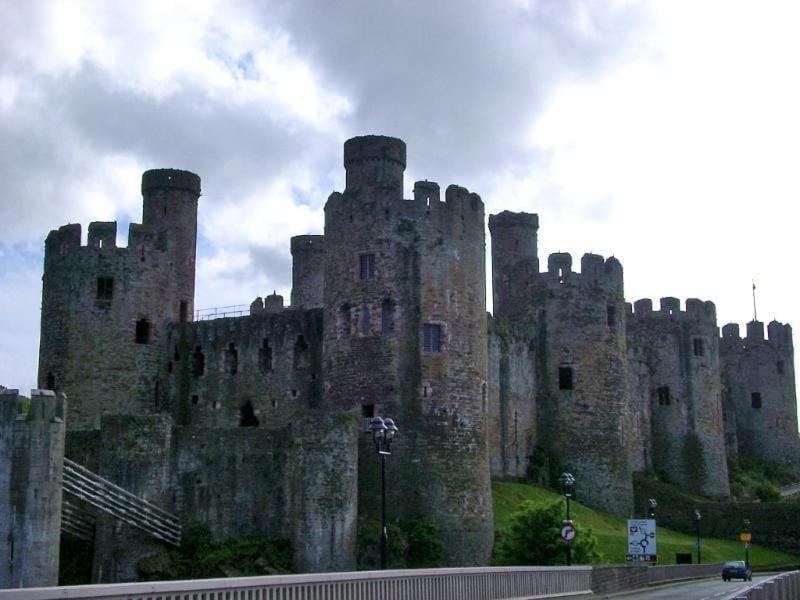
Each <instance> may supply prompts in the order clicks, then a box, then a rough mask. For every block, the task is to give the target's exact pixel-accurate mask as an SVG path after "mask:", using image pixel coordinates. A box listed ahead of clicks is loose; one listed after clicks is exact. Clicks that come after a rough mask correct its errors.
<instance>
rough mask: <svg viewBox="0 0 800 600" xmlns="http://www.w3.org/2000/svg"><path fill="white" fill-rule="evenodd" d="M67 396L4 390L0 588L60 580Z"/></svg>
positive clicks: (0, 408)
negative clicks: (25, 393) (28, 395)
mask: <svg viewBox="0 0 800 600" xmlns="http://www.w3.org/2000/svg"><path fill="white" fill-rule="evenodd" d="M65 411H66V400H65V398H64V396H58V397H57V396H55V394H54V393H53V392H51V391H49V390H41V391H40V390H32V392H31V398H30V400H28V399H27V398H21V397H20V396H19V395H18V392H17V390H6V389H4V390H2V391H0V588H20V587H41V586H53V585H58V558H59V557H58V545H59V538H60V535H61V473H62V470H63V467H64V436H65V430H64V416H65Z"/></svg>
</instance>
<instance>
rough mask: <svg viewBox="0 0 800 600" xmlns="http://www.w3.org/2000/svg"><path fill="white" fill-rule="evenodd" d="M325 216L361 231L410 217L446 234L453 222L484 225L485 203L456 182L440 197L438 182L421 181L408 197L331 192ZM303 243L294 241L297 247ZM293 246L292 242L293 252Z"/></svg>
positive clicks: (474, 225)
mask: <svg viewBox="0 0 800 600" xmlns="http://www.w3.org/2000/svg"><path fill="white" fill-rule="evenodd" d="M325 217H326V226H327V227H330V226H331V225H332V224H334V223H335V224H336V226H337V227H344V228H355V229H358V230H362V231H363V228H365V227H366V228H369V229H370V230H373V229H374V228H375V227H378V228H383V227H387V226H388V227H390V228H395V227H397V226H398V224H399V220H402V219H412V220H414V221H416V222H417V223H421V224H424V223H426V222H429V223H431V224H432V226H433V227H436V228H438V229H441V230H442V233H445V234H446V233H447V232H448V231H451V230H452V229H453V227H452V226H454V225H459V226H461V225H464V226H465V227H470V228H472V227H480V228H483V226H484V205H483V200H482V199H481V197H480V196H479V195H478V194H476V193H474V192H470V191H469V190H468V189H466V188H464V187H461V186H458V185H455V184H452V185H449V186H448V187H447V189H446V190H445V194H444V200H442V199H441V196H440V192H439V185H438V184H437V183H436V182H432V181H423V182H417V183H416V184H415V186H414V197H413V198H411V199H401V198H395V197H393V196H379V197H377V198H375V199H374V200H372V201H366V200H365V199H364V198H362V197H360V196H354V195H352V194H347V193H344V194H342V193H339V192H334V193H332V194H331V195H330V196H328V201H327V203H326V204H325ZM424 228H425V227H424V226H423V229H424ZM300 237H307V236H300ZM304 243H305V242H304V241H298V242H297V244H298V245H299V246H302V245H303V244H304ZM295 248H296V246H295V242H293V245H292V252H294V251H295Z"/></svg>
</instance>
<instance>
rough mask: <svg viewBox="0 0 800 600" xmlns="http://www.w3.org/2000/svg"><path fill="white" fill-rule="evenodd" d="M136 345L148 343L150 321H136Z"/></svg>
mask: <svg viewBox="0 0 800 600" xmlns="http://www.w3.org/2000/svg"><path fill="white" fill-rule="evenodd" d="M136 343H137V344H149V343H150V321H148V320H147V319H139V320H138V321H136Z"/></svg>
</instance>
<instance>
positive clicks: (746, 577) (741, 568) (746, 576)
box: [722, 560, 753, 581]
mask: <svg viewBox="0 0 800 600" xmlns="http://www.w3.org/2000/svg"><path fill="white" fill-rule="evenodd" d="M731 579H741V580H742V581H753V572H752V571H751V570H750V567H748V566H747V565H746V564H745V562H744V561H743V560H729V561H728V562H726V563H725V564H724V565H722V580H723V581H730V580H731Z"/></svg>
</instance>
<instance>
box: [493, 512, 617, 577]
mask: <svg viewBox="0 0 800 600" xmlns="http://www.w3.org/2000/svg"><path fill="white" fill-rule="evenodd" d="M563 516H564V513H563V505H562V504H561V503H560V502H553V503H551V504H547V505H545V506H538V505H536V504H535V503H534V502H532V501H530V500H526V501H525V502H523V503H522V504H521V505H520V507H519V510H517V511H516V512H515V513H513V514H512V515H511V523H510V525H509V527H508V529H507V530H506V531H505V532H499V533H498V536H497V539H496V541H495V546H496V551H495V557H496V558H495V562H496V563H497V564H500V565H561V564H564V561H565V560H566V548H565V545H564V541H563V540H562V539H561V527H562V519H563ZM573 526H574V527H575V529H576V531H577V532H578V533H577V536H576V537H575V539H574V540H573V541H572V562H573V563H574V564H589V563H594V562H600V561H601V560H602V557H601V556H600V554H599V553H598V552H597V538H596V537H595V536H594V533H593V532H592V530H591V529H586V530H583V529H581V528H580V526H579V525H578V524H577V523H573Z"/></svg>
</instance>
